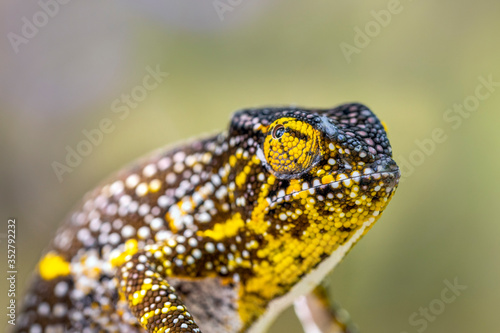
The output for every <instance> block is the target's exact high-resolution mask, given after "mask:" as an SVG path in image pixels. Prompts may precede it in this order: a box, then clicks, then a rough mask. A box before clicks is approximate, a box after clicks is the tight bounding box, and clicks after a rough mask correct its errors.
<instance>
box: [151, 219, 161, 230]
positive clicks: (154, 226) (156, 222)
mask: <svg viewBox="0 0 500 333" xmlns="http://www.w3.org/2000/svg"><path fill="white" fill-rule="evenodd" d="M162 226H163V219H162V218H159V217H157V218H154V219H153V221H151V229H153V230H158V229H160V228H161V227H162Z"/></svg>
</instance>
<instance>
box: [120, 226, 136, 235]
mask: <svg viewBox="0 0 500 333" xmlns="http://www.w3.org/2000/svg"><path fill="white" fill-rule="evenodd" d="M134 234H135V229H134V227H132V226H131V225H130V224H127V225H126V226H124V227H123V228H122V237H123V238H130V237H132V236H133V235H134Z"/></svg>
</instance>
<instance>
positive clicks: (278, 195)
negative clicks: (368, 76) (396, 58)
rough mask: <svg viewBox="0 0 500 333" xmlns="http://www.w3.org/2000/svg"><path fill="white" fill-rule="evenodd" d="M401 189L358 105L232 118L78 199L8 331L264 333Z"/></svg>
mask: <svg viewBox="0 0 500 333" xmlns="http://www.w3.org/2000/svg"><path fill="white" fill-rule="evenodd" d="M399 178H400V171H399V168H398V166H397V164H396V163H395V161H394V160H393V158H392V149H391V146H390V143H389V140H388V138H387V134H386V130H385V125H384V124H383V123H382V122H381V121H380V120H379V119H378V118H377V117H376V116H375V114H374V113H373V112H372V111H371V110H370V109H369V108H367V107H366V106H364V105H362V104H358V103H350V104H343V105H340V106H337V107H335V108H329V109H306V108H300V107H296V106H283V107H263V108H248V109H243V110H240V111H237V112H236V113H234V115H233V117H232V118H231V121H230V124H229V127H228V128H227V130H225V131H223V132H221V133H219V134H215V135H210V136H207V137H205V138H202V139H199V140H192V141H189V142H187V143H184V144H181V145H179V146H177V147H174V148H162V149H160V150H158V151H155V152H153V153H152V154H150V155H148V156H146V157H143V158H142V159H140V160H138V161H136V162H134V163H133V164H132V165H129V166H128V167H126V168H124V169H122V170H121V171H119V172H117V173H116V174H115V175H113V176H112V177H110V178H109V179H108V180H106V181H104V182H103V183H102V184H101V185H100V186H98V187H97V188H96V189H94V190H92V191H90V192H89V193H87V194H86V195H85V196H84V198H83V200H82V201H81V202H80V203H79V204H78V205H77V206H76V207H75V209H74V210H73V211H72V213H70V214H68V216H67V218H66V220H65V221H64V223H63V224H62V226H61V227H60V228H59V229H58V230H57V232H56V235H55V238H54V240H53V241H52V243H51V245H50V246H49V248H48V250H47V251H46V252H45V253H44V254H43V256H42V258H41V259H40V261H39V263H38V265H37V269H36V271H35V273H34V277H33V279H32V282H31V284H30V287H29V289H28V292H27V294H26V297H25V299H24V302H23V303H24V304H23V309H22V311H21V316H20V317H19V320H18V322H17V325H16V327H15V332H30V333H38V332H150V333H164V332H165V333H166V332H170V333H178V332H195V333H197V332H205V333H210V332H219V333H225V332H226V333H230V332H250V333H256V332H264V331H265V330H266V328H267V327H268V326H269V325H270V323H272V321H273V319H274V318H275V317H276V316H277V315H278V314H279V313H280V312H281V311H282V310H283V309H285V308H286V307H288V306H290V305H291V304H293V302H294V300H296V299H297V298H298V297H299V296H301V295H306V294H309V295H310V294H312V291H313V289H314V287H315V286H316V285H318V284H320V282H321V281H322V279H323V278H324V277H325V276H326V274H328V273H329V272H330V271H331V270H332V269H333V268H334V267H335V266H336V265H337V264H338V263H339V262H340V261H341V259H342V258H343V257H344V256H345V254H346V253H347V252H348V251H349V250H350V249H351V248H352V246H353V245H354V244H355V243H356V242H357V241H358V240H359V239H360V238H361V237H362V236H363V235H365V234H366V233H367V231H368V230H370V228H371V227H372V226H373V225H374V223H375V221H376V220H377V219H378V218H379V217H380V216H381V213H382V212H383V210H384V209H385V207H386V206H387V204H388V203H389V201H390V200H391V198H392V196H393V194H394V193H395V190H396V188H397V185H398V182H399ZM296 309H297V307H296ZM299 310H300V309H299ZM299 317H300V316H299Z"/></svg>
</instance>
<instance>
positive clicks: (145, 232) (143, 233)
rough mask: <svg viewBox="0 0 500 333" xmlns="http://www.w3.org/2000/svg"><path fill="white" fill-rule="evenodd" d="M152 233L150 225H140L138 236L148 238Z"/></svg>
mask: <svg viewBox="0 0 500 333" xmlns="http://www.w3.org/2000/svg"><path fill="white" fill-rule="evenodd" d="M150 235H151V231H150V230H149V228H148V227H146V226H144V227H140V228H139V230H137V236H139V238H142V239H147V238H148V237H149V236H150Z"/></svg>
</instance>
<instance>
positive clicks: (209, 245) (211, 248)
mask: <svg viewBox="0 0 500 333" xmlns="http://www.w3.org/2000/svg"><path fill="white" fill-rule="evenodd" d="M205 250H207V252H208V253H214V252H215V246H214V244H213V243H211V242H208V243H206V244H205Z"/></svg>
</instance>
